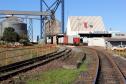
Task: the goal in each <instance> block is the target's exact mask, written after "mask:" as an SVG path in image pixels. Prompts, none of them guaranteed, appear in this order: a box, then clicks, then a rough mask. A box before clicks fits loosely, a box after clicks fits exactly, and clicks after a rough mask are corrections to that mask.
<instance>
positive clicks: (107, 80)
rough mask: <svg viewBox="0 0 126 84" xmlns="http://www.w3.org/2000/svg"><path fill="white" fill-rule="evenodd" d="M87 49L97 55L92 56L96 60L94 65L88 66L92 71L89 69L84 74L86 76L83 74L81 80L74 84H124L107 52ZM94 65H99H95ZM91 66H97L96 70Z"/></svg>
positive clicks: (125, 83) (125, 82) (120, 74)
mask: <svg viewBox="0 0 126 84" xmlns="http://www.w3.org/2000/svg"><path fill="white" fill-rule="evenodd" d="M87 49H89V50H91V51H95V52H96V53H97V55H94V56H93V57H95V58H96V59H95V61H94V64H92V65H91V66H89V67H91V68H92V69H91V70H90V68H89V70H88V71H87V72H86V73H88V74H87V75H85V72H84V73H82V74H80V76H81V77H82V78H83V79H81V80H80V82H78V83H75V84H126V79H125V76H124V75H123V73H122V71H121V70H120V68H119V67H118V66H117V65H116V63H115V62H114V60H113V59H112V58H111V56H110V55H109V54H107V52H105V50H102V49H99V48H94V47H93V48H88V47H87ZM92 54H94V53H92ZM93 57H91V59H93ZM97 62H99V63H97ZM96 63H97V64H99V65H97V64H96ZM93 66H97V68H93ZM90 71H92V72H90ZM93 71H94V72H93ZM94 74H95V75H94Z"/></svg>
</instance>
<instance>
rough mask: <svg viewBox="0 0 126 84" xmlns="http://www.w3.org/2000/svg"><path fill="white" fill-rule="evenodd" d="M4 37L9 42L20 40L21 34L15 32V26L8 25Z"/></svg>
mask: <svg viewBox="0 0 126 84" xmlns="http://www.w3.org/2000/svg"><path fill="white" fill-rule="evenodd" d="M2 39H3V40H4V41H7V42H18V41H19V39H20V38H19V35H18V34H17V33H16V32H15V29H14V28H12V27H7V28H5V30H4V33H3V38H2Z"/></svg>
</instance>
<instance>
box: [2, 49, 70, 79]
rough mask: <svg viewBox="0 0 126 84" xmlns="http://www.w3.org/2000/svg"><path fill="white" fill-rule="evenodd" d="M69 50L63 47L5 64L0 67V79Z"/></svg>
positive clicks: (50, 59)
mask: <svg viewBox="0 0 126 84" xmlns="http://www.w3.org/2000/svg"><path fill="white" fill-rule="evenodd" d="M70 52H71V49H70V48H66V47H63V48H62V49H59V50H58V51H56V52H53V53H49V54H47V55H44V56H39V57H36V58H32V59H29V60H25V61H21V62H16V63H13V64H10V65H7V66H3V67H0V81H3V80H6V79H8V78H10V77H13V76H15V75H17V74H19V73H21V72H26V71H28V70H31V69H33V68H35V67H38V66H40V65H43V64H46V63H48V62H50V61H52V60H55V59H58V58H60V57H67V56H68V55H69V53H70Z"/></svg>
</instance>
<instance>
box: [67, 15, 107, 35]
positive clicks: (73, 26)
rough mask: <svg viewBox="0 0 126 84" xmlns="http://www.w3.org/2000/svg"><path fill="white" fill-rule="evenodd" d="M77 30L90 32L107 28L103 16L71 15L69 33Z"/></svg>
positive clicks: (68, 25) (68, 26)
mask: <svg viewBox="0 0 126 84" xmlns="http://www.w3.org/2000/svg"><path fill="white" fill-rule="evenodd" d="M75 31H76V32H79V33H89V32H95V31H106V30H105V26H104V23H103V19H102V17H101V16H69V17H68V24H67V33H70V32H75Z"/></svg>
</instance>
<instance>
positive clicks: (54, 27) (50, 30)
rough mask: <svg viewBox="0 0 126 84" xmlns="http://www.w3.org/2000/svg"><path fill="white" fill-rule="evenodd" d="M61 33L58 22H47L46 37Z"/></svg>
mask: <svg viewBox="0 0 126 84" xmlns="http://www.w3.org/2000/svg"><path fill="white" fill-rule="evenodd" d="M59 33H61V23H60V21H58V20H54V21H53V20H49V21H47V22H46V24H45V34H46V35H47V36H50V35H51V36H52V35H57V34H59Z"/></svg>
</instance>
